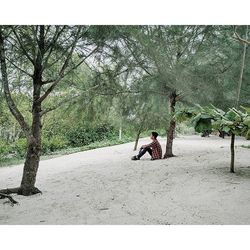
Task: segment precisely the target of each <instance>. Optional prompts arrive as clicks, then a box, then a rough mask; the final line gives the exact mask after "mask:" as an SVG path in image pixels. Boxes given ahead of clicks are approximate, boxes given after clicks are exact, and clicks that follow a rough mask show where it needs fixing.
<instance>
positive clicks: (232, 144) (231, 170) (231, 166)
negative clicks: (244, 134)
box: [230, 134, 235, 173]
mask: <svg viewBox="0 0 250 250" xmlns="http://www.w3.org/2000/svg"><path fill="white" fill-rule="evenodd" d="M234 141H235V134H232V135H231V164H230V172H231V173H234Z"/></svg>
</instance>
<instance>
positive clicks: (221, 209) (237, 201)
mask: <svg viewBox="0 0 250 250" xmlns="http://www.w3.org/2000/svg"><path fill="white" fill-rule="evenodd" d="M147 142H149V140H148V139H143V140H141V141H140V142H139V145H141V144H145V143H147ZM160 142H161V143H162V144H163V147H165V139H161V140H160ZM242 144H249V142H247V141H246V140H244V139H242V138H237V141H236V145H242ZM229 145H230V140H229V138H227V139H224V140H223V139H221V138H219V137H214V136H212V137H210V138H201V137H199V136H185V137H179V138H177V139H175V141H174V153H175V154H176V155H178V157H174V158H171V159H167V160H158V161H150V160H149V159H150V158H149V156H148V155H147V156H146V157H144V158H143V159H142V160H140V161H131V160H130V157H131V156H132V155H133V154H134V152H133V151H132V146H133V143H127V144H123V145H118V146H113V147H107V148H101V149H95V150H91V151H86V152H82V153H76V154H71V155H67V156H62V157H58V158H54V159H51V160H44V161H42V162H41V163H40V169H39V172H38V177H37V187H38V188H40V189H41V190H42V191H43V194H42V195H40V194H38V195H35V196H32V197H23V196H17V195H14V196H13V197H14V198H15V199H16V200H18V201H19V203H20V205H18V206H14V207H11V206H10V204H8V203H5V202H6V200H0V224H250V150H249V149H245V148H242V147H237V148H236V174H231V173H229V161H230V151H229ZM21 173H22V166H21V165H19V166H14V167H5V168H0V188H8V187H9V188H10V187H16V186H18V184H19V183H20V180H21Z"/></svg>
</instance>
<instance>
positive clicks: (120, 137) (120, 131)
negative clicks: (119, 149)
mask: <svg viewBox="0 0 250 250" xmlns="http://www.w3.org/2000/svg"><path fill="white" fill-rule="evenodd" d="M121 139H122V126H120V128H119V140H121Z"/></svg>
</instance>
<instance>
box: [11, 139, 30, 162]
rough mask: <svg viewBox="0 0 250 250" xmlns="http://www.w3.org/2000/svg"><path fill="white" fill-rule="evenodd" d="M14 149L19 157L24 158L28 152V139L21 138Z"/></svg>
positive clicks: (13, 146)
mask: <svg viewBox="0 0 250 250" xmlns="http://www.w3.org/2000/svg"><path fill="white" fill-rule="evenodd" d="M12 148H13V151H15V153H16V155H17V156H19V157H24V156H25V155H26V151H27V139H25V138H19V139H18V140H17V141H16V142H14V143H13V145H12Z"/></svg>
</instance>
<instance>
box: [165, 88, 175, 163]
mask: <svg viewBox="0 0 250 250" xmlns="http://www.w3.org/2000/svg"><path fill="white" fill-rule="evenodd" d="M176 98H177V94H176V91H173V92H172V93H171V94H170V96H169V102H170V116H171V120H170V125H169V128H168V132H167V145H166V153H165V155H164V159H166V158H169V157H173V156H174V154H173V140H174V132H175V126H176V121H175V118H174V112H175V104H176Z"/></svg>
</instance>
